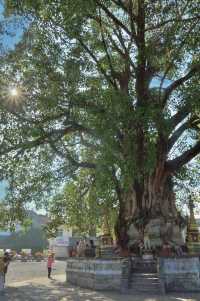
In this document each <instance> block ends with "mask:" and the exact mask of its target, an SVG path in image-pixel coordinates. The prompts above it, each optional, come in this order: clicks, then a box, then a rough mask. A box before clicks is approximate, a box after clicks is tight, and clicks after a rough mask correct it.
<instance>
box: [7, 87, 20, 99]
mask: <svg viewBox="0 0 200 301" xmlns="http://www.w3.org/2000/svg"><path fill="white" fill-rule="evenodd" d="M9 94H10V96H11V97H14V98H15V97H18V96H19V90H18V89H17V88H16V87H12V88H10V90H9Z"/></svg>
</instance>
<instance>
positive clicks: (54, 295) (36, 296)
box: [0, 280, 200, 301]
mask: <svg viewBox="0 0 200 301" xmlns="http://www.w3.org/2000/svg"><path fill="white" fill-rule="evenodd" d="M36 300H37V301H122V300H123V301H200V294H198V295H197V294H193V295H192V294H185V295H183V294H180V295H178V294H177V295H175V294H169V295H166V296H148V295H134V296H133V295H121V294H117V293H113V292H112V293H111V292H95V291H91V290H87V289H80V288H78V287H73V286H67V285H66V284H65V283H62V282H58V281H56V280H52V281H51V282H50V283H49V284H48V283H47V284H46V283H45V284H43V283H31V282H30V283H24V284H22V285H17V286H15V287H14V286H13V287H8V288H7V289H6V293H5V296H0V301H36Z"/></svg>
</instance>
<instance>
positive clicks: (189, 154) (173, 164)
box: [166, 141, 200, 173]
mask: <svg viewBox="0 0 200 301" xmlns="http://www.w3.org/2000/svg"><path fill="white" fill-rule="evenodd" d="M199 153H200V141H198V142H197V143H196V144H195V145H194V146H193V147H192V148H190V149H189V150H187V151H185V152H184V153H183V154H182V155H181V156H179V157H177V158H175V159H173V160H170V161H167V162H166V168H167V170H168V171H169V172H171V173H176V172H177V171H179V170H180V168H181V167H182V166H183V165H185V164H186V163H188V162H189V161H191V160H192V159H193V158H194V157H195V156H197V155H198V154H199Z"/></svg>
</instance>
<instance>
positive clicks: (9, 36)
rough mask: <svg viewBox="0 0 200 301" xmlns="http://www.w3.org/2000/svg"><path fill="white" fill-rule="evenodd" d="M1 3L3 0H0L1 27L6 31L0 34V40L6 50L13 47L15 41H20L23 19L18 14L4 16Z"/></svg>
mask: <svg viewBox="0 0 200 301" xmlns="http://www.w3.org/2000/svg"><path fill="white" fill-rule="evenodd" d="M3 3H4V1H3V0H0V23H1V24H2V25H3V27H6V29H7V30H8V33H4V34H1V35H0V42H1V43H2V45H3V47H4V48H5V50H7V51H8V50H11V49H14V47H15V45H16V43H17V42H19V41H20V39H21V37H22V34H23V31H24V25H25V22H24V21H23V18H21V17H19V16H15V17H5V16H4V5H3ZM12 21H15V22H12Z"/></svg>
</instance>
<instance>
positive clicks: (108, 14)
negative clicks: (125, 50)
mask: <svg viewBox="0 0 200 301" xmlns="http://www.w3.org/2000/svg"><path fill="white" fill-rule="evenodd" d="M96 2H97V4H98V5H99V7H101V9H102V10H103V11H104V12H105V13H106V15H107V16H108V17H109V18H111V20H112V21H113V22H114V23H115V24H116V25H118V26H119V27H121V28H122V29H123V30H124V31H125V32H126V33H127V34H128V35H129V36H131V31H130V30H129V29H128V28H127V27H126V26H125V25H124V24H123V23H122V22H121V21H120V20H119V19H118V18H117V17H116V16H115V15H113V14H112V13H111V11H110V10H109V9H108V8H107V7H106V6H105V5H104V4H103V3H101V2H100V1H99V0H96Z"/></svg>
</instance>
